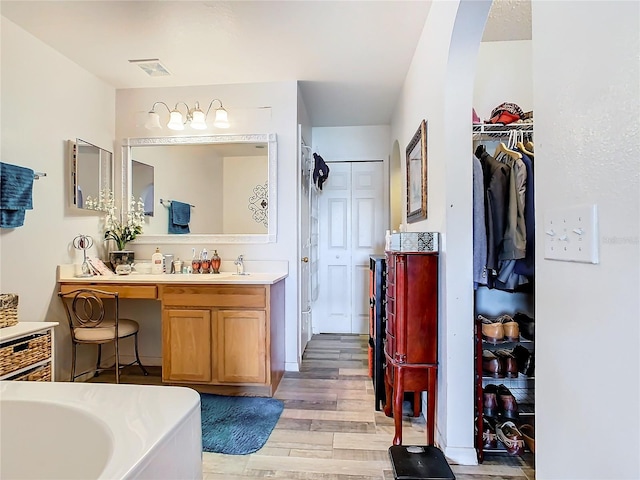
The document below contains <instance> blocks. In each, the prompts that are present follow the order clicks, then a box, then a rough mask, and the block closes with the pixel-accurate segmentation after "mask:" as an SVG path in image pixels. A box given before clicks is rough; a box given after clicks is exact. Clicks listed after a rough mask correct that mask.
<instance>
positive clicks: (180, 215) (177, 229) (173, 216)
mask: <svg viewBox="0 0 640 480" xmlns="http://www.w3.org/2000/svg"><path fill="white" fill-rule="evenodd" d="M190 221H191V205H189V204H188V203H182V202H177V201H175V200H172V201H171V205H170V206H169V233H189V222H190Z"/></svg>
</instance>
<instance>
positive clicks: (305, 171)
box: [298, 126, 317, 358]
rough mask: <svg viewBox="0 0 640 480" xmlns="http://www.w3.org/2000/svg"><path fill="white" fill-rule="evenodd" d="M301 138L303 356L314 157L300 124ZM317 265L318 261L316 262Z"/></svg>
mask: <svg viewBox="0 0 640 480" xmlns="http://www.w3.org/2000/svg"><path fill="white" fill-rule="evenodd" d="M298 132H299V138H300V152H299V157H298V158H299V159H300V188H301V195H300V208H299V210H298V211H299V212H300V218H299V225H300V238H299V243H300V247H299V252H300V276H299V278H300V288H299V297H300V329H299V332H300V340H299V351H298V355H299V357H300V358H301V357H302V354H303V352H304V349H305V348H306V346H307V342H308V341H309V339H310V338H311V334H312V332H311V318H312V309H311V270H312V269H311V267H312V265H313V263H312V254H311V244H312V241H311V225H312V212H311V209H312V202H311V200H312V194H313V190H314V188H313V184H312V182H313V179H312V175H311V173H312V171H313V157H312V155H311V149H310V148H309V147H307V146H305V145H304V141H303V140H302V132H301V127H300V126H298ZM316 266H317V263H316Z"/></svg>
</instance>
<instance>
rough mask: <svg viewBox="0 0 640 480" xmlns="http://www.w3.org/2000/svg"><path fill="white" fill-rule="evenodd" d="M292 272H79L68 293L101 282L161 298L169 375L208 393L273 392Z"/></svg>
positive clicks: (63, 275)
mask: <svg viewBox="0 0 640 480" xmlns="http://www.w3.org/2000/svg"><path fill="white" fill-rule="evenodd" d="M286 276H287V273H253V272H252V273H251V274H249V275H234V274H231V273H228V272H224V273H221V274H219V275H214V274H178V275H176V274H159V275H143V274H131V275H122V276H120V275H113V276H97V277H92V278H87V279H85V278H75V277H74V276H73V275H72V274H69V273H67V272H66V270H65V269H64V268H62V267H60V268H59V269H58V282H59V287H60V291H61V292H64V293H66V292H70V291H73V290H76V289H78V288H86V287H91V288H96V289H99V290H103V291H108V292H118V293H119V294H120V295H119V297H120V298H121V299H128V298H142V299H154V300H157V301H159V302H161V304H162V381H163V383H167V384H180V385H189V386H192V387H194V388H197V389H198V390H200V391H203V392H211V393H222V394H229V395H231V394H240V395H267V396H272V395H273V394H274V392H275V391H276V389H277V387H278V384H279V383H280V380H281V379H282V376H283V374H284V362H285V358H284V355H285V345H284V321H285V316H284V278H285V277H286Z"/></svg>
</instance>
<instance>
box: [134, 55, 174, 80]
mask: <svg viewBox="0 0 640 480" xmlns="http://www.w3.org/2000/svg"><path fill="white" fill-rule="evenodd" d="M129 63H133V64H135V65H137V66H139V67H140V68H141V69H142V70H143V71H144V72H145V73H146V74H147V75H149V76H150V77H164V76H166V75H171V73H170V72H169V70H167V67H165V66H164V65H163V64H162V63H161V62H160V60H158V59H157V58H147V59H142V60H129Z"/></svg>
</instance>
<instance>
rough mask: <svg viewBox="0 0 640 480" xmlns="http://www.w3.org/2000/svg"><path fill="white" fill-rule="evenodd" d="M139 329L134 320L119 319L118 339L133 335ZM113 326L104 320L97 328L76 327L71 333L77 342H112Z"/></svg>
mask: <svg viewBox="0 0 640 480" xmlns="http://www.w3.org/2000/svg"><path fill="white" fill-rule="evenodd" d="M138 329H139V326H138V322H136V321H135V320H129V319H128V318H121V319H120V321H119V322H118V337H120V338H123V337H128V336H129V335H133V334H134V333H136V332H137V331H138ZM114 330H115V325H114V322H113V320H111V321H107V320H105V321H104V322H102V323H101V324H100V326H99V327H93V328H91V327H76V328H74V329H73V333H74V335H75V337H76V339H77V340H80V341H83V342H99V341H103V340H112V339H113V337H114V334H115V332H114Z"/></svg>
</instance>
